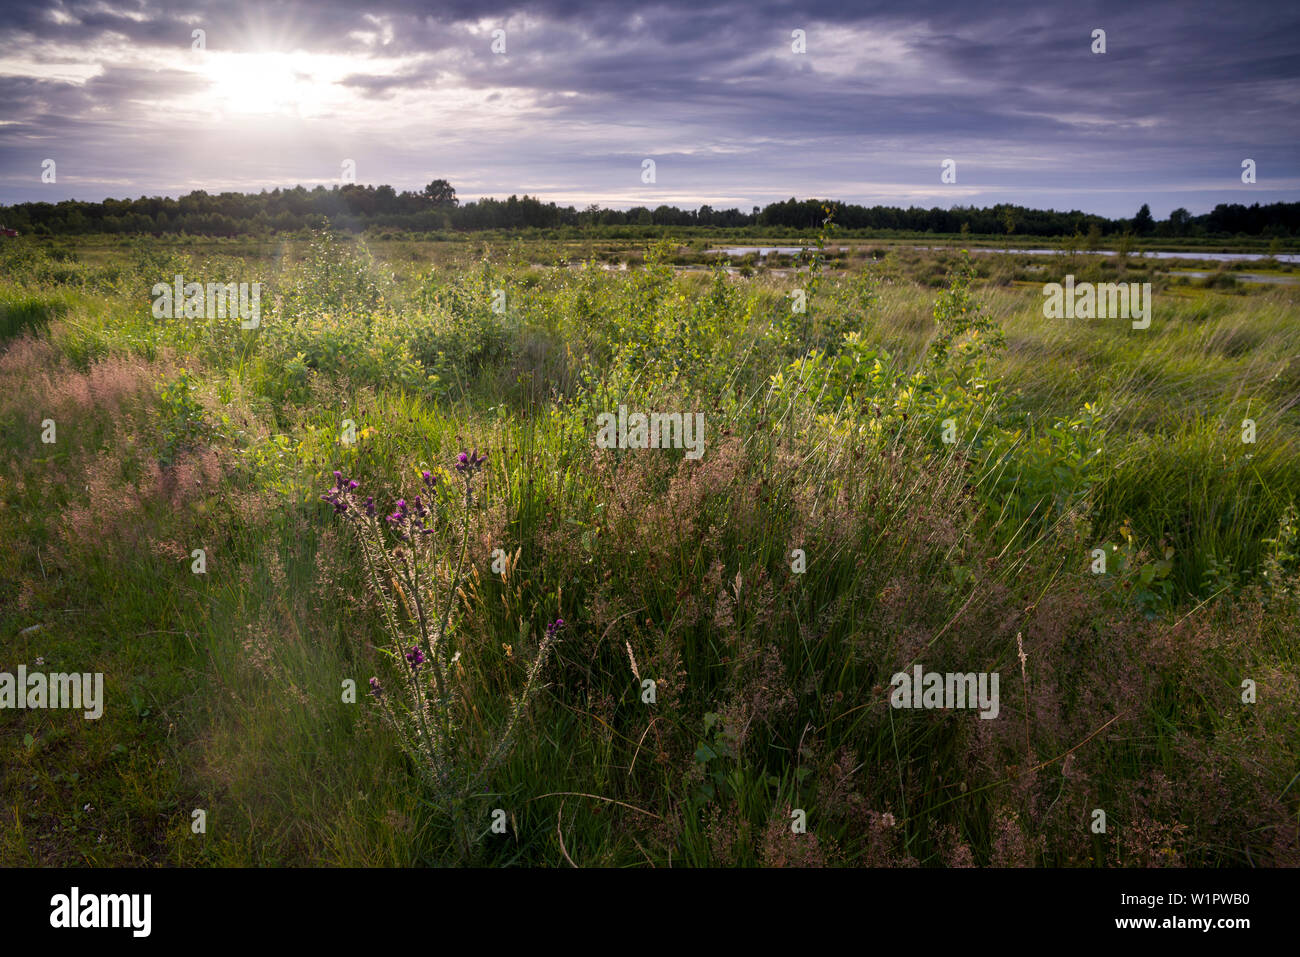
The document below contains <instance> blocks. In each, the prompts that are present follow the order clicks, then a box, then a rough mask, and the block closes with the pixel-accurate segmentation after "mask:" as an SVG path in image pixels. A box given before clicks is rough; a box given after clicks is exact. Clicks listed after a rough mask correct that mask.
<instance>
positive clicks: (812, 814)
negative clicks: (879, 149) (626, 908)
mask: <svg viewBox="0 0 1300 957" xmlns="http://www.w3.org/2000/svg"><path fill="white" fill-rule="evenodd" d="M838 244H839V243H838V240H837V239H836V238H835V236H834V234H833V233H830V234H827V235H825V236H824V241H823V245H822V248H821V250H820V251H819V252H816V253H814V254H812V255H808V256H804V257H798V258H795V259H791V260H790V261H788V262H774V264H772V265H770V266H764V265H754V264H742V265H741V267H740V268H738V269H733V270H728V269H725V268H723V267H722V266H719V265H715V266H708V265H702V264H701V263H699V262H695V261H694V260H695V259H696V258H698V257H693V256H692V255H690V251H689V249H688V248H686V247H683V246H679V245H677V244H674V243H670V242H661V243H657V244H652V245H650V246H648V247H644V248H641V247H638V248H625V249H622V250H617V251H616V252H617V254H618V255H617V256H616V258H615V261H612V262H611V261H610V260H609V258H608V257H606V256H605V255H604V253H601V252H598V251H596V250H592V249H588V248H566V247H563V246H559V245H556V244H551V243H536V244H531V245H530V244H526V243H519V242H516V243H513V244H509V245H504V244H503V245H501V246H498V247H489V246H477V245H475V246H470V245H469V244H428V245H422V244H419V243H395V244H382V243H372V244H367V243H365V242H362V241H359V240H355V239H351V238H348V237H344V236H338V235H334V234H331V233H329V232H320V233H317V234H314V235H313V236H312V237H311V238H310V239H308V240H302V241H294V242H290V241H286V242H284V243H282V244H280V245H279V247H278V248H277V249H275V250H274V254H271V253H270V252H268V251H266V250H258V249H253V248H249V249H246V250H240V249H234V248H231V247H229V246H226V245H222V244H215V243H214V244H206V245H205V244H203V243H194V244H191V245H189V246H178V245H175V244H168V243H164V242H152V243H151V242H149V241H136V242H133V243H130V244H126V243H124V244H120V245H116V246H109V247H103V246H92V247H87V248H82V249H80V251H78V250H77V249H74V248H73V247H71V246H68V245H52V244H48V243H40V242H36V241H32V240H27V239H22V240H19V241H13V242H9V243H6V244H5V246H3V247H0V260H3V265H4V266H5V269H4V271H3V275H4V276H5V277H6V278H5V279H4V280H3V282H0V336H3V339H0V350H3V351H0V423H3V435H2V437H0V438H2V442H3V444H2V445H0V458H2V459H3V462H4V468H3V476H4V478H3V484H0V531H2V532H3V540H4V541H5V543H6V544H5V546H4V548H3V549H0V577H3V578H4V580H5V581H6V582H12V583H13V585H14V587H13V588H12V589H6V592H5V594H4V596H3V598H2V599H0V601H2V602H3V603H2V604H0V633H2V634H3V635H4V646H3V647H4V652H3V660H0V669H3V670H12V669H13V668H14V667H15V666H16V665H17V664H18V663H20V662H28V663H30V662H32V661H34V660H35V659H36V657H37V656H40V657H42V658H44V659H45V660H46V661H47V662H50V663H52V664H53V665H57V666H60V667H67V668H68V669H73V668H75V669H77V670H102V671H104V672H105V673H106V708H105V717H104V719H102V721H101V722H98V723H91V722H85V721H84V720H82V719H81V718H80V716H79V715H77V716H68V715H64V714H59V713H54V712H45V713H25V714H21V715H18V714H15V713H6V714H5V716H4V721H3V725H0V748H3V750H4V753H5V754H4V760H5V765H6V769H7V771H6V775H5V782H4V785H3V788H2V789H0V800H2V801H3V803H4V808H3V810H4V812H5V817H6V819H7V821H8V822H11V823H9V824H7V826H6V828H5V830H4V831H3V833H2V836H0V860H4V861H5V862H6V863H90V864H117V863H170V864H241V865H242V864H287V863H293V864H362V865H404V864H416V863H424V864H439V865H441V864H467V863H472V864H486V865H501V866H506V865H545V866H569V865H570V864H578V865H584V866H586V865H606V866H669V865H674V866H681V865H687V866H689V865H726V866H751V865H752V866H803V865H812V866H822V865H832V866H835V865H869V866H966V865H975V866H1165V865H1173V866H1178V865H1188V866H1198V867H1212V866H1227V865H1232V866H1252V865H1263V866H1282V865H1295V864H1297V863H1300V836H1298V831H1297V824H1298V821H1300V819H1298V817H1297V814H1298V813H1300V787H1297V786H1294V785H1295V773H1296V772H1295V762H1296V756H1295V749H1296V742H1297V741H1300V715H1297V707H1298V705H1297V701H1298V700H1300V699H1298V698H1297V679H1296V677H1295V675H1296V673H1297V669H1296V665H1297V660H1296V648H1295V641H1294V635H1295V634H1296V629H1297V624H1298V623H1300V581H1298V579H1297V576H1298V575H1300V520H1298V519H1297V511H1296V500H1297V497H1298V496H1300V429H1298V428H1297V426H1298V425H1300V408H1297V405H1298V403H1297V399H1298V398H1300V364H1297V358H1296V357H1297V356H1300V348H1297V346H1300V329H1298V328H1297V327H1296V325H1295V322H1294V315H1295V307H1296V304H1297V296H1298V295H1300V293H1297V291H1296V289H1295V287H1291V286H1284V285H1277V286H1271V287H1243V286H1240V285H1239V284H1236V283H1235V281H1233V282H1228V281H1226V280H1225V281H1222V282H1217V283H1214V284H1207V283H1201V282H1196V281H1182V280H1179V279H1177V278H1176V277H1172V276H1168V275H1164V274H1160V273H1156V272H1155V271H1154V270H1153V268H1152V267H1151V265H1150V264H1149V263H1148V262H1143V261H1136V262H1129V261H1125V260H1122V259H1121V260H1120V261H1118V262H1112V261H1101V260H1099V259H1098V258H1097V257H1089V256H1086V255H1082V254H1079V253H1078V252H1077V251H1074V252H1071V251H1066V252H1064V253H1062V254H1060V255H1057V256H1044V257H1031V256H1024V255H1014V256H1013V255H1007V256H976V257H966V256H963V255H962V254H961V253H960V252H959V251H957V250H938V251H934V250H927V251H922V250H907V249H903V248H879V249H877V248H873V247H870V246H866V245H855V246H853V247H852V248H851V249H849V250H848V251H844V252H840V251H833V250H837V247H838ZM620 266H622V267H623V268H619V267H620ZM611 267H612V268H611ZM1045 271H1046V272H1047V273H1048V274H1049V275H1050V276H1051V277H1052V278H1056V279H1059V277H1060V275H1062V274H1064V273H1065V272H1067V271H1069V272H1072V273H1073V274H1075V275H1076V276H1078V277H1079V278H1080V279H1087V278H1091V279H1093V280H1094V281H1107V280H1109V279H1116V278H1119V279H1123V280H1124V281H1130V280H1131V281H1151V282H1153V285H1154V287H1155V289H1156V299H1155V312H1154V320H1153V322H1152V325H1151V328H1150V329H1147V330H1135V329H1132V328H1130V326H1129V323H1128V322H1126V321H1124V320H1114V319H1081V320H1073V321H1055V320H1048V319H1045V318H1044V316H1043V313H1042V309H1041V305H1042V296H1041V288H1042V282H1043V281H1044V275H1043V274H1044V272H1045ZM176 273H183V274H184V276H185V278H186V280H187V281H189V280H191V279H192V280H193V281H196V282H207V281H212V282H217V281H221V282H226V281H250V282H252V281H258V282H261V283H263V293H262V302H263V314H262V317H261V323H260V326H259V327H258V328H255V329H241V328H240V324H239V322H238V321H231V320H229V319H223V318H215V317H210V318H202V319H194V318H190V319H184V318H177V319H165V320H160V319H156V318H154V316H153V315H152V313H151V310H150V307H149V301H150V299H149V290H150V289H151V287H152V286H153V285H154V284H155V283H157V282H170V281H171V279H172V277H173V275H174V274H176ZM795 293H798V295H795ZM796 305H801V306H802V307H803V308H802V309H799V308H796ZM620 405H623V406H627V407H628V408H631V409H636V410H642V411H647V412H648V411H660V412H674V411H676V412H683V413H686V412H696V411H699V412H702V413H704V417H705V422H706V435H705V438H706V450H705V453H704V455H703V456H702V457H701V458H700V459H698V460H693V459H691V458H688V457H687V456H686V455H685V454H684V452H683V451H682V450H681V449H678V448H647V449H641V448H623V449H619V448H614V449H602V448H598V447H596V444H595V441H594V439H595V435H596V432H597V417H598V416H599V415H601V414H602V413H606V412H612V411H615V410H617V409H618V408H619V406H620ZM1247 419H1249V420H1250V421H1251V422H1252V423H1253V425H1254V438H1255V441H1253V442H1244V441H1243V438H1242V436H1243V421H1244V420H1247ZM45 420H53V421H54V422H55V423H56V426H57V439H56V441H54V442H53V443H47V442H43V441H42V438H41V435H42V427H43V426H42V423H43V422H44V421H45ZM195 549H202V550H203V552H204V561H205V571H204V572H203V573H202V574H196V573H195V572H194V571H193V563H194V561H195V559H194V556H193V553H194V550H195ZM1098 550H1100V552H1101V553H1102V554H1104V556H1105V561H1106V571H1105V573H1097V572H1096V571H1095V564H1096V561H1097V559H1096V554H1097V551H1098ZM796 569H797V570H796ZM33 625H39V626H40V627H39V628H37V629H36V630H30V629H31V627H32V626H33ZM915 664H922V665H923V666H924V667H925V668H926V669H927V670H935V671H942V672H998V673H999V674H1000V677H1001V708H1000V713H999V715H998V717H997V718H996V719H995V720H983V719H981V718H979V717H978V715H977V714H976V713H975V712H972V711H962V710H899V709H895V708H892V707H891V706H890V680H891V675H893V674H894V673H895V672H899V671H907V670H910V669H911V668H912V666H913V665H915ZM1247 680H1249V681H1251V682H1253V683H1254V686H1255V689H1256V697H1255V700H1254V701H1253V702H1251V703H1245V702H1243V700H1242V695H1243V687H1242V685H1243V682H1244V681H1247ZM347 681H351V682H353V684H354V688H355V695H354V696H353V700H351V701H349V700H347V694H346V690H345V687H344V683H345V682H347ZM647 682H650V685H647ZM92 724H93V726H91V725H92ZM86 808H90V809H91V810H86ZM194 808H204V809H206V810H207V812H208V820H209V827H208V832H207V833H206V834H205V835H195V834H194V833H193V832H192V831H191V828H190V812H191V811H192V810H193V809H194ZM498 809H500V810H501V811H503V812H504V820H505V824H504V826H503V827H499V828H498V827H496V826H494V825H495V822H498V821H499V820H500V816H498V815H495V814H494V812H496V811H497V810H498ZM1095 809H1102V810H1104V811H1105V813H1106V818H1107V830H1106V832H1105V833H1095V832H1094V831H1093V830H1092V828H1091V826H1090V825H1091V822H1092V820H1093V812H1094V810H1095ZM797 811H802V812H804V815H805V817H806V821H807V829H806V832H797V831H795V830H792V827H791V821H792V815H794V814H795V813H796V812H797ZM503 831H504V833H503Z"/></svg>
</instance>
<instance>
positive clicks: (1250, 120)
mask: <svg viewBox="0 0 1300 957" xmlns="http://www.w3.org/2000/svg"><path fill="white" fill-rule="evenodd" d="M1096 30H1104V31H1105V52H1104V53H1097V52H1094V50H1093V48H1094V46H1095V45H1096V40H1095V39H1094V31H1096ZM195 31H202V33H201V34H200V35H199V36H197V37H196V35H195ZM496 31H503V32H501V33H498V32H496ZM795 31H802V35H801V36H802V46H803V49H802V51H799V50H798V49H796V48H798V47H799V46H800V45H801V44H800V40H799V39H798V37H797V36H796V34H795ZM1298 41H1300V4H1297V3H1292V2H1287V0H1284V2H1282V3H1277V4H1245V3H1241V2H1186V0H1176V2H1154V3H1143V2H1132V0H1129V2H1120V3H1111V2H1103V3H1088V2H1065V3H1057V2H1051V0H1035V2H1031V3H1018V2H1006V3H1003V2H999V3H997V4H984V3H972V2H970V0H905V2H897V3H874V2H869V0H867V2H851V0H841V2H833V3H824V2H802V3H798V2H783V0H722V2H711V0H682V2H678V0H670V2H663V3H655V2H648V3H643V2H635V0H599V2H588V0H540V2H535V3H516V2H498V0H453V2H446V3H443V2H436V0H435V2H423V3H422V2H413V0H391V2H364V0H314V2H310V3H301V4H295V3H276V2H268V0H257V2H244V0H193V2H164V3H158V2H150V0H93V2H80V0H32V2H9V0H0V203H5V204H11V203H16V202H24V201H33V200H45V201H50V202H56V201H59V200H64V199H83V200H92V201H98V200H101V199H104V198H105V197H118V198H122V197H132V198H134V197H139V196H143V195H149V196H154V195H167V196H177V195H180V194H183V193H187V192H190V191H191V190H195V189H206V190H207V191H208V192H210V193H217V192H222V191H226V190H237V191H241V192H258V191H260V190H262V189H273V188H275V187H277V186H278V187H291V186H295V185H299V184H301V185H303V186H306V187H308V188H312V187H314V186H316V185H318V184H322V185H325V186H327V187H328V186H331V185H333V184H337V183H341V182H344V181H346V180H345V176H346V171H347V169H349V167H347V163H348V161H351V163H352V167H351V169H354V170H355V181H356V182H358V183H363V184H364V183H369V184H373V185H379V184H382V183H387V184H391V185H392V186H394V187H396V188H397V189H398V190H399V191H400V190H403V189H413V190H419V189H421V188H422V187H423V186H424V185H425V184H426V183H428V182H430V181H431V180H433V179H438V178H441V179H447V180H449V181H450V182H451V183H452V185H453V186H454V187H455V188H456V191H457V194H458V195H459V197H460V198H461V199H462V201H464V200H470V199H474V198H477V197H480V196H497V197H501V198H504V197H506V196H509V195H510V194H519V195H523V194H525V193H527V194H530V195H533V196H538V197H540V198H541V199H543V200H546V201H551V200H553V201H555V202H557V203H559V204H561V205H565V206H568V205H573V206H577V207H579V208H581V207H584V206H586V205H588V204H591V203H596V204H599V205H601V206H607V207H616V208H627V207H631V206H640V205H646V206H650V207H654V206H658V205H660V204H668V205H675V206H682V207H690V208H694V207H697V206H699V205H701V204H708V205H711V206H713V207H715V208H729V207H733V206H734V207H739V208H741V209H744V210H748V209H749V208H750V207H751V206H755V205H759V206H761V205H765V204H766V203H769V202H773V201H776V200H783V199H788V198H790V197H791V196H795V197H799V198H801V199H802V198H807V197H818V198H832V199H840V200H844V201H846V202H853V203H860V204H863V205H867V206H871V205H876V204H883V205H895V206H910V205H918V206H926V207H929V206H940V207H943V208H948V207H951V206H954V205H962V206H966V205H975V206H988V205H993V204H996V203H1015V204H1017V205H1021V206H1029V207H1036V208H1044V209H1045V208H1055V209H1062V210H1071V209H1080V210H1083V211H1085V212H1091V213H1099V214H1102V215H1105V216H1111V217H1120V216H1132V215H1133V214H1134V213H1135V212H1136V210H1137V208H1138V207H1139V206H1140V205H1141V204H1143V203H1149V204H1150V206H1151V210H1152V212H1153V213H1154V214H1155V215H1156V217H1157V218H1164V217H1166V216H1168V214H1169V212H1170V210H1172V209H1174V208H1176V207H1185V208H1187V209H1189V210H1190V211H1191V212H1192V213H1193V214H1199V213H1203V212H1207V211H1208V210H1209V209H1210V208H1212V207H1213V206H1214V205H1215V204H1217V203H1225V202H1226V203H1246V204H1249V203H1253V202H1260V203H1271V202H1278V201H1284V202H1295V201H1298V200H1300V155H1298V150H1300V82H1297V81H1298V80H1300V42H1298ZM494 47H495V49H494ZM647 159H650V160H653V161H654V181H653V182H645V178H646V177H645V175H644V174H643V170H644V169H645V164H644V161H645V160H647ZM1246 159H1252V160H1254V161H1255V170H1256V174H1255V175H1256V182H1255V183H1253V184H1251V183H1243V182H1242V162H1243V160H1246ZM47 160H53V161H54V164H53V182H44V181H43V180H42V171H43V169H45V170H48V169H49V164H48V163H47V162H46V161H47ZM945 160H953V161H954V164H955V179H956V181H955V182H942V181H941V180H942V173H943V163H944V161H945ZM45 178H46V179H49V178H50V177H49V174H48V172H47V173H46V174H45Z"/></svg>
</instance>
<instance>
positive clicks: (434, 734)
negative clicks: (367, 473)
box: [321, 448, 563, 799]
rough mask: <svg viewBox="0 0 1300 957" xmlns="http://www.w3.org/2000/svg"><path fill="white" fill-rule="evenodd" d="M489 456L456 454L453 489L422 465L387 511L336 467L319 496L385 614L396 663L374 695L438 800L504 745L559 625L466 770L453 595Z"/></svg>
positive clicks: (469, 785)
mask: <svg viewBox="0 0 1300 957" xmlns="http://www.w3.org/2000/svg"><path fill="white" fill-rule="evenodd" d="M487 458H488V457H487V454H486V453H485V454H483V455H479V452H478V449H477V448H476V449H474V451H473V452H461V453H460V454H459V455H458V456H457V458H456V461H455V462H454V472H455V475H456V476H457V477H458V478H459V479H460V483H459V485H460V487H459V488H457V489H456V490H455V491H451V492H450V494H447V492H449V491H450V490H448V489H445V488H444V487H443V482H442V480H441V478H440V477H439V476H436V475H434V474H432V473H431V472H428V471H425V472H423V473H421V489H420V491H419V492H418V493H417V494H415V495H414V496H412V497H410V498H406V497H403V498H399V499H398V500H397V501H396V502H395V503H393V507H392V509H391V511H387V512H383V511H381V510H380V509H379V508H377V507H376V505H375V500H374V497H373V496H370V495H367V496H364V497H362V495H361V493H360V483H359V482H357V481H356V480H355V479H348V478H345V477H344V475H343V473H341V472H335V473H334V487H333V488H331V489H329V490H328V491H327V492H325V493H324V494H323V495H321V499H322V500H323V501H325V502H328V503H329V504H330V505H332V506H333V507H334V512H335V514H336V515H337V516H338V517H340V518H342V519H343V520H344V521H345V522H347V524H348V525H349V526H350V527H351V528H352V530H353V532H354V533H355V536H356V540H357V544H358V546H359V549H360V552H361V558H362V562H363V564H364V571H365V574H366V581H367V585H368V587H369V588H370V590H371V591H372V593H373V594H374V595H375V597H376V598H377V599H378V601H379V605H380V607H381V610H382V613H383V620H384V629H385V631H386V633H387V638H388V642H387V646H386V647H384V648H382V649H381V651H382V652H383V653H384V654H385V655H386V656H387V657H388V658H389V659H391V660H392V661H393V663H394V670H395V671H396V673H397V675H398V677H397V679H396V680H395V681H393V686H392V687H391V688H389V687H385V685H384V683H383V682H381V681H380V680H379V678H378V677H373V678H371V679H370V692H371V695H372V696H373V698H374V699H375V701H376V702H377V704H378V706H379V707H380V708H381V709H382V711H383V713H384V715H385V717H386V718H387V720H388V721H389V723H390V724H391V725H392V726H393V728H394V729H395V730H396V731H397V733H398V736H399V739H400V741H401V744H402V747H403V749H404V750H405V751H406V753H407V754H408V755H409V756H410V758H411V759H412V761H413V763H414V765H415V767H416V769H417V770H418V772H419V774H420V775H421V777H422V779H423V780H424V781H425V783H426V784H428V785H429V786H430V787H431V788H432V789H433V791H434V793H435V794H436V795H439V796H441V797H442V798H445V799H456V798H463V797H464V796H465V795H466V794H467V793H469V792H470V791H471V790H472V789H473V788H474V787H475V786H477V785H478V784H479V783H480V781H481V780H482V779H483V777H484V776H485V775H486V774H487V772H488V771H489V770H491V768H492V766H493V765H494V764H495V763H496V762H497V761H499V760H500V759H501V758H502V757H503V756H504V755H505V754H506V753H507V752H508V750H509V746H510V740H511V737H512V734H513V732H514V729H515V726H516V724H517V722H518V720H519V717H520V716H521V715H522V713H523V711H524V710H525V709H526V707H527V704H528V701H529V699H530V698H531V697H532V695H533V693H534V692H535V690H536V687H537V681H536V679H537V676H538V674H539V673H540V671H541V669H542V666H543V664H544V663H545V659H546V657H547V655H548V653H549V651H550V649H551V647H552V646H553V644H554V642H555V641H556V640H557V635H558V632H559V628H560V627H561V626H562V625H563V621H562V620H561V619H557V620H556V623H553V624H552V625H551V626H550V627H549V628H548V629H547V632H546V636H545V637H544V638H543V639H542V641H541V644H540V647H539V649H538V653H537V658H536V660H535V661H534V662H533V664H532V666H531V668H530V669H529V674H528V680H527V682H526V684H525V687H524V691H523V693H522V695H521V696H520V697H519V698H517V699H516V700H515V701H514V703H513V707H512V709H511V713H510V717H509V719H508V721H507V723H506V725H505V727H504V728H503V730H502V732H501V734H500V735H499V737H498V739H497V741H496V743H495V745H494V746H493V747H492V748H491V749H490V750H489V752H488V754H487V757H486V759H485V760H484V761H483V762H482V764H481V765H480V766H479V767H478V768H477V770H475V769H472V768H471V767H470V764H469V762H470V758H469V755H468V754H466V753H465V751H464V749H463V747H462V745H463V742H461V741H460V740H458V735H457V732H458V727H457V722H456V716H457V715H458V714H460V713H463V707H464V705H465V703H466V702H465V694H466V688H465V687H464V685H463V683H462V681H461V676H463V675H464V671H463V669H461V668H458V667H456V664H457V662H458V661H459V659H460V657H461V653H462V649H459V648H455V647H454V645H455V644H456V642H455V640H454V639H455V635H456V634H457V626H458V624H459V621H458V619H457V617H456V613H457V606H456V601H455V596H456V594H457V592H458V590H459V589H460V586H461V584H462V582H463V580H464V574H465V557H466V553H467V549H468V545H469V533H470V524H471V520H472V515H473V506H474V492H475V482H476V480H477V477H478V476H479V474H480V472H481V471H482V469H483V464H484V463H485V462H486V461H487ZM452 511H454V513H455V514H454V515H449V514H448V513H449V512H452ZM457 524H459V529H458V531H459V536H458V537H459V545H458V546H457V545H456V542H455V539H456V537H457V536H456V534H455V533H456V531H457V528H456V525H457ZM447 531H450V532H451V534H450V535H448V534H445V532H447Z"/></svg>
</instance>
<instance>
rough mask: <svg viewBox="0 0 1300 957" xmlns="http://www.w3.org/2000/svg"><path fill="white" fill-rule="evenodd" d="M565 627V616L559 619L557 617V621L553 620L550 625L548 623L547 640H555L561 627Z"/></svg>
mask: <svg viewBox="0 0 1300 957" xmlns="http://www.w3.org/2000/svg"><path fill="white" fill-rule="evenodd" d="M563 627H564V619H563V618H557V619H555V621H553V622H551V623H550V624H549V625H547V626H546V640H547V641H548V642H549V641H553V640H554V639H555V636H556V635H557V634H558V633H559V631H560V629H561V628H563Z"/></svg>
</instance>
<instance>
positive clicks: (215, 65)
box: [200, 51, 335, 117]
mask: <svg viewBox="0 0 1300 957" xmlns="http://www.w3.org/2000/svg"><path fill="white" fill-rule="evenodd" d="M322 59H323V58H320V57H315V56H312V55H311V54H307V53H226V52H212V51H210V52H209V53H208V57H207V62H206V63H205V64H204V65H203V67H202V69H201V71H200V75H201V76H203V77H204V78H206V79H207V80H208V87H207V89H206V90H205V91H204V93H203V94H202V99H203V102H204V103H205V104H206V105H208V106H209V107H211V108H212V109H213V110H214V111H216V112H220V113H242V114H263V115H273V114H275V115H289V116H304V117H306V116H312V115H315V114H316V113H319V112H320V111H321V109H322V108H323V107H324V105H325V100H326V96H327V91H328V89H329V87H330V86H331V84H332V82H333V79H334V76H333V75H332V74H334V73H335V70H333V69H329V66H330V65H329V64H328V63H325V62H321V61H322Z"/></svg>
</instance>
